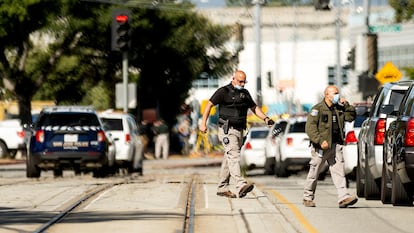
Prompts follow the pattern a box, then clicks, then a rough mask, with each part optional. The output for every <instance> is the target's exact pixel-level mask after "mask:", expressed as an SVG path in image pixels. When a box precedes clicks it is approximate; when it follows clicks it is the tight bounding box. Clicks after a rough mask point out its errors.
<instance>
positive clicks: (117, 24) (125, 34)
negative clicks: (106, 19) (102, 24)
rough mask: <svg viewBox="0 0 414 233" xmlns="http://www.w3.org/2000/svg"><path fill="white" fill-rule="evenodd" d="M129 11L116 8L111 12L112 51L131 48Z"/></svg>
mask: <svg viewBox="0 0 414 233" xmlns="http://www.w3.org/2000/svg"><path fill="white" fill-rule="evenodd" d="M130 22H131V11H130V10H127V9H117V10H114V11H113V12H112V28H111V29H112V30H111V31H112V41H111V47H112V50H113V51H128V50H129V49H130V48H131V26H130Z"/></svg>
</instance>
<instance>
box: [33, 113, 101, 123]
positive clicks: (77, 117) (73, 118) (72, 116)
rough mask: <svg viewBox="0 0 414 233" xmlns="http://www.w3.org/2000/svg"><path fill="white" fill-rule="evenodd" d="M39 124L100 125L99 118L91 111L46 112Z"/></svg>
mask: <svg viewBox="0 0 414 233" xmlns="http://www.w3.org/2000/svg"><path fill="white" fill-rule="evenodd" d="M38 125H53V126H55V125H62V126H63V125H68V126H79V125H86V126H98V125H100V123H99V121H98V118H97V117H96V116H95V115H93V114H90V113H52V114H44V115H43V116H42V117H41V118H40V119H39V122H38Z"/></svg>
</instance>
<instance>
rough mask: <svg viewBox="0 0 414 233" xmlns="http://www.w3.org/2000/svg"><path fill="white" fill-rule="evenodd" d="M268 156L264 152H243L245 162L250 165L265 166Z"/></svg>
mask: <svg viewBox="0 0 414 233" xmlns="http://www.w3.org/2000/svg"><path fill="white" fill-rule="evenodd" d="M265 162H266V156H265V155H264V152H263V151H262V152H253V151H251V152H245V153H244V154H243V163H244V165H245V166H248V167H264V165H265Z"/></svg>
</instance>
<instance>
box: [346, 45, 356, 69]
mask: <svg viewBox="0 0 414 233" xmlns="http://www.w3.org/2000/svg"><path fill="white" fill-rule="evenodd" d="M347 60H348V65H349V68H350V69H351V70H355V47H353V48H352V49H351V50H349V51H348V57H347Z"/></svg>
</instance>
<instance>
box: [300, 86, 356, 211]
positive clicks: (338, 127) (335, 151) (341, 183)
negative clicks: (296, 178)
mask: <svg viewBox="0 0 414 233" xmlns="http://www.w3.org/2000/svg"><path fill="white" fill-rule="evenodd" d="M324 95H325V97H324V99H323V100H322V101H321V102H320V103H318V104H316V105H315V106H313V107H312V109H311V111H310V113H309V114H308V119H307V122H306V126H305V130H306V133H307V134H308V136H309V139H310V143H311V155H312V157H311V160H310V162H309V165H310V167H309V172H308V175H307V177H306V182H305V187H304V194H303V204H304V205H305V206H306V207H315V206H316V204H315V203H314V201H313V200H314V198H315V191H316V185H317V181H318V176H319V173H320V171H321V169H322V167H323V166H321V165H322V164H324V163H325V161H327V162H328V164H329V171H330V173H331V177H332V181H333V183H334V185H335V187H336V190H337V195H338V204H339V208H346V207H348V206H351V205H354V204H355V203H356V202H357V201H358V199H357V198H356V197H355V196H351V195H350V194H349V193H348V190H347V188H346V179H345V171H344V157H343V154H342V149H343V144H344V138H345V134H344V124H345V121H348V122H351V121H353V120H354V119H355V116H356V112H355V108H354V106H352V105H350V104H349V103H348V102H347V101H346V100H345V99H344V98H342V97H341V96H340V94H339V90H338V88H337V87H336V86H328V87H326V88H325V92H324Z"/></svg>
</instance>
